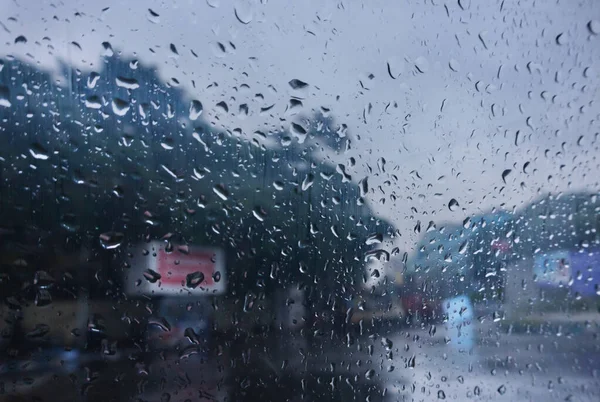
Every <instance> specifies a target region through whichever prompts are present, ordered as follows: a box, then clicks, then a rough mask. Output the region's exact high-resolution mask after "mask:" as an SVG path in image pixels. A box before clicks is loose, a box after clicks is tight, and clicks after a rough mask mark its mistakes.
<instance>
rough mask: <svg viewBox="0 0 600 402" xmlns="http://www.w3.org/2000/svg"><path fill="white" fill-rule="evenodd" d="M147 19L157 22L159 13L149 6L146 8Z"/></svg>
mask: <svg viewBox="0 0 600 402" xmlns="http://www.w3.org/2000/svg"><path fill="white" fill-rule="evenodd" d="M148 21H150V22H152V23H154V24H158V23H159V22H160V15H159V14H158V13H157V12H155V11H154V10H152V9H151V8H149V9H148Z"/></svg>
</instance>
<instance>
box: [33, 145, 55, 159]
mask: <svg viewBox="0 0 600 402" xmlns="http://www.w3.org/2000/svg"><path fill="white" fill-rule="evenodd" d="M29 153H30V154H31V156H33V158H34V159H38V160H41V161H45V160H47V159H48V158H49V157H50V156H49V155H48V151H47V150H46V149H44V147H42V146H41V145H40V144H38V143H35V144H33V145H32V146H31V148H29Z"/></svg>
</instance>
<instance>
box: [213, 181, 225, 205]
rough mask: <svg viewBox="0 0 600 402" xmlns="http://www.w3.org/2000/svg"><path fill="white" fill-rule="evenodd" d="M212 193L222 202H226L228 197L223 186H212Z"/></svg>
mask: <svg viewBox="0 0 600 402" xmlns="http://www.w3.org/2000/svg"><path fill="white" fill-rule="evenodd" d="M213 192H214V193H215V194H216V195H218V196H219V198H220V199H222V200H223V201H227V198H228V197H229V191H227V189H226V188H225V186H224V185H222V184H217V185H216V186H214V187H213Z"/></svg>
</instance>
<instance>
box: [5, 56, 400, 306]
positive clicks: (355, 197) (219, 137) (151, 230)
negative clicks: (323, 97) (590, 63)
mask: <svg viewBox="0 0 600 402" xmlns="http://www.w3.org/2000/svg"><path fill="white" fill-rule="evenodd" d="M62 76H63V77H64V78H63V79H55V78H53V77H52V76H51V75H50V74H49V73H48V72H44V71H41V70H39V69H37V68H36V67H34V66H32V65H29V64H26V63H23V62H20V61H18V60H8V61H5V62H4V64H3V68H2V69H1V71H0V83H1V84H0V85H2V88H3V93H4V94H5V97H6V100H5V102H4V107H0V119H1V121H2V125H1V126H0V132H1V135H2V136H3V141H4V144H6V146H5V147H3V149H2V150H0V158H1V159H0V161H1V165H0V174H1V184H0V196H1V208H2V209H1V210H0V216H1V219H2V222H3V225H4V226H5V227H13V226H23V225H26V226H30V227H35V228H40V229H41V228H43V229H45V230H46V231H49V232H51V233H52V235H53V236H54V237H55V238H57V239H58V238H60V239H61V240H60V241H58V242H57V244H59V243H63V244H64V243H65V242H66V243H76V244H85V245H88V246H89V247H91V248H93V249H95V250H96V255H97V257H95V258H101V259H102V258H103V259H104V262H105V263H106V264H105V268H104V269H105V272H102V273H101V274H98V275H95V278H96V281H97V282H99V283H96V284H95V285H94V286H96V287H100V288H106V292H108V293H110V294H113V295H114V294H117V293H118V289H119V286H120V285H119V281H120V279H121V278H122V277H123V272H126V271H124V270H126V268H124V266H125V265H126V264H125V262H126V260H127V259H128V257H127V250H128V249H129V246H132V245H135V244H137V243H140V242H143V241H145V240H148V239H161V238H168V240H169V241H171V242H174V243H177V244H199V245H214V246H219V247H223V248H224V249H225V250H226V251H227V258H228V261H227V269H228V272H227V275H228V276H229V281H228V282H229V284H230V289H229V292H228V296H226V297H231V298H237V299H243V297H244V295H245V294H247V293H250V294H252V295H253V296H252V297H257V298H258V297H261V296H260V295H261V294H263V295H264V294H269V292H271V291H272V290H274V289H278V288H282V287H286V286H296V285H299V286H303V287H305V288H306V289H307V291H308V296H309V300H310V301H311V304H313V305H316V304H319V303H325V304H333V303H335V301H336V300H341V299H349V298H351V297H352V296H353V293H354V292H356V291H358V289H360V283H361V281H362V280H363V276H364V266H365V253H366V252H367V251H368V248H369V247H371V246H367V245H366V242H365V240H366V238H367V237H368V236H369V235H370V234H372V233H380V234H381V235H382V236H386V235H387V234H389V233H391V232H392V227H391V225H390V224H389V223H387V222H384V221H382V220H380V219H378V218H376V217H375V216H374V214H373V212H372V211H371V209H370V208H369V206H368V205H367V204H366V203H365V200H364V199H363V198H361V193H360V191H359V186H357V185H356V183H355V182H353V181H352V180H351V178H350V176H349V175H348V174H347V173H345V170H344V167H343V166H341V167H335V166H333V165H331V164H329V163H327V162H324V161H323V158H322V157H321V155H322V154H327V153H330V152H340V151H342V150H343V147H344V146H345V143H346V141H347V140H348V138H347V133H346V128H345V126H343V125H342V126H339V127H337V126H336V123H335V122H334V121H333V119H332V118H331V117H327V116H325V115H324V114H323V113H322V111H318V112H315V113H313V114H312V115H310V116H307V117H303V118H302V117H297V118H295V120H294V122H286V123H285V124H286V125H287V126H282V127H280V128H278V129H276V130H272V132H269V133H261V132H256V133H254V136H253V137H250V136H248V135H245V134H244V133H243V132H242V131H241V130H240V129H234V130H222V129H219V128H217V127H216V125H215V124H213V123H215V122H216V120H215V121H214V122H213V123H209V122H208V121H207V120H206V119H205V116H211V113H212V110H205V109H204V108H203V105H202V103H201V100H198V99H189V98H187V96H186V94H185V93H183V92H182V91H181V90H179V89H178V88H176V87H174V86H173V85H172V84H173V83H170V84H164V83H162V82H160V80H159V79H158V78H157V75H156V72H155V71H154V70H153V69H152V68H150V67H146V66H143V65H141V64H139V63H138V62H137V61H135V60H122V59H119V58H117V57H108V58H106V59H105V65H104V69H103V70H102V71H95V72H81V71H79V70H74V69H71V68H69V67H67V66H65V67H64V68H63V72H62ZM8 104H10V105H9V106H7V105H8ZM213 117H214V116H213ZM107 232H110V233H121V234H123V244H122V245H121V246H120V247H118V248H116V249H115V250H101V249H100V247H99V245H100V241H99V235H100V234H102V233H107ZM111 261H113V262H111ZM107 265H110V266H111V267H112V268H111V269H112V270H113V271H112V272H107V271H106V266H107ZM136 279H143V278H133V277H129V278H127V280H132V281H133V280H136ZM100 282H102V283H100Z"/></svg>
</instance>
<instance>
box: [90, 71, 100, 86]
mask: <svg viewBox="0 0 600 402" xmlns="http://www.w3.org/2000/svg"><path fill="white" fill-rule="evenodd" d="M98 79H100V74H98V73H97V72H95V71H92V72H91V73H90V75H89V77H88V79H87V87H88V88H94V87H95V86H96V84H97V83H98Z"/></svg>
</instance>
